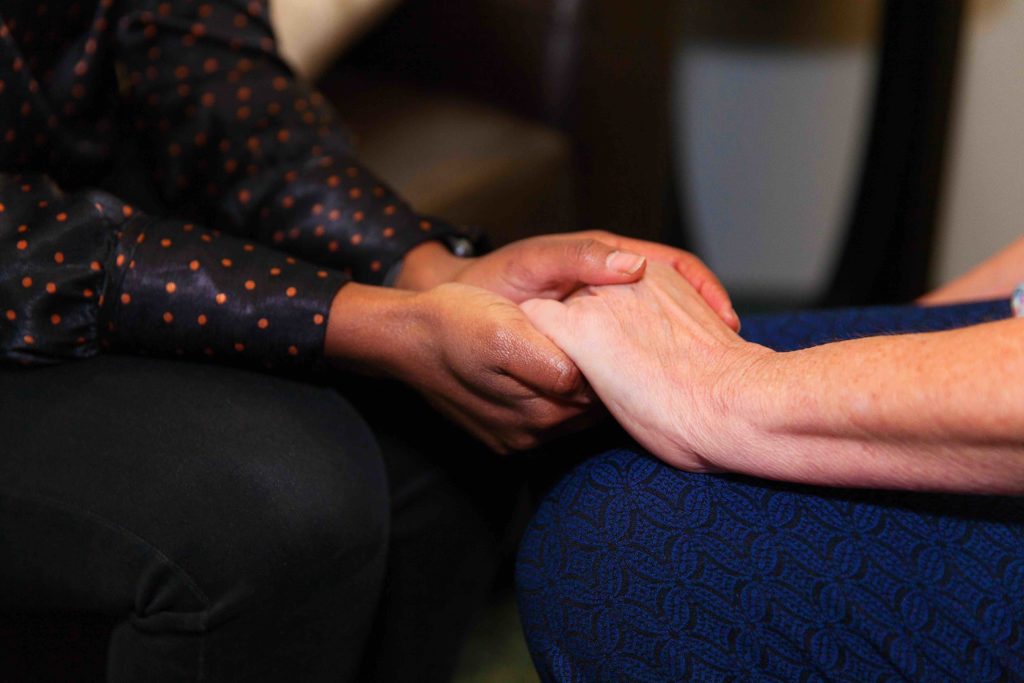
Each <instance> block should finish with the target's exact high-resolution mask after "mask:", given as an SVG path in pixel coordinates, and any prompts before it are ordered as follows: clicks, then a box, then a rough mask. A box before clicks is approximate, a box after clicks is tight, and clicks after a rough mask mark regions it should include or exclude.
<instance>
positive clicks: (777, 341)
mask: <svg viewBox="0 0 1024 683" xmlns="http://www.w3.org/2000/svg"><path fill="white" fill-rule="evenodd" d="M1009 314H1010V309H1009V305H1008V303H1007V302H1005V301H993V302H982V303H975V304H964V305H958V306H944V307H935V308H921V307H916V306H898V307H880V308H872V309H845V310H835V311H820V312H798V313H792V314H784V315H774V316H754V317H748V318H745V319H744V330H743V334H744V337H745V338H747V339H748V340H749V341H754V342H757V343H760V344H764V345H766V346H769V347H771V348H774V349H776V350H780V351H785V350H793V349H798V348H803V347H807V346H812V345H815V344H821V343H826V342H831V341H837V340H841V339H849V338H855V337H863V336H869V335H878V334H897V333H910V332H930V331H939V330H945V329H952V328H956V327H962V326H965V325H971V324H979V323H984V322H989V321H992V320H999V319H1002V318H1006V317H1008V316H1009ZM823 457H827V454H823ZM518 588H519V597H520V604H521V611H522V614H523V622H524V628H525V630H526V632H527V637H528V640H529V642H530V645H531V651H532V652H533V654H534V657H535V661H536V662H537V664H538V667H539V668H540V670H541V672H542V674H543V675H544V676H545V678H546V679H549V680H682V679H693V680H704V679H710V680H720V679H723V678H728V677H729V676H739V677H741V678H761V679H779V680H794V679H801V680H802V679H803V677H810V678H814V677H815V676H818V678H825V679H839V680H857V681H861V680H887V679H900V678H903V677H909V678H910V679H912V680H951V679H952V680H997V679H1000V678H1005V677H1007V676H1016V677H1024V642H1022V638H1024V502H1022V501H1021V500H1020V499H1013V498H996V497H979V496H973V497H971V496H938V495H927V494H908V493H901V492H878V491H839V490H830V489H822V488H811V487H799V486H791V485H786V484H780V483H774V482H766V481H761V480H754V479H747V478H742V477H729V476H710V475H697V474H688V473H685V472H680V471H677V470H674V469H672V468H669V467H667V466H665V465H663V464H661V463H660V462H658V461H657V460H655V459H653V458H652V457H651V456H649V455H646V454H641V453H638V452H634V451H629V450H620V451H614V452H611V453H608V454H606V455H603V456H600V457H598V458H595V459H592V460H590V461H588V462H586V463H584V464H583V465H582V466H581V467H579V468H577V469H576V470H575V471H573V472H572V473H570V474H569V475H568V476H567V477H565V478H564V479H563V480H562V481H561V483H560V484H559V485H558V486H557V487H555V489H554V490H553V491H552V493H551V494H550V495H549V496H548V498H547V499H546V500H545V502H544V503H543V504H542V505H541V507H540V509H539V510H538V512H537V514H536V516H535V517H534V519H533V521H532V523H531V525H530V528H529V530H528V531H527V534H526V536H525V538H524V541H523V544H522V547H521V552H520V558H519V563H518Z"/></svg>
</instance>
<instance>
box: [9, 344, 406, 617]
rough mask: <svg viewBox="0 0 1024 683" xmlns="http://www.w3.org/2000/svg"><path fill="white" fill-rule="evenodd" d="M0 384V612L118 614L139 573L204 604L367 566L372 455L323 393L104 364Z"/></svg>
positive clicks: (380, 521) (160, 365)
mask: <svg viewBox="0 0 1024 683" xmlns="http://www.w3.org/2000/svg"><path fill="white" fill-rule="evenodd" d="M0 381H2V382H3V387H4V391H3V392H0V431H2V433H3V435H4V442H5V446H4V449H3V454H2V456H0V507H2V509H3V514H2V515H0V532H2V533H0V546H6V547H4V552H3V553H2V554H3V555H4V557H5V561H4V563H3V567H0V575H2V576H3V577H4V583H5V589H7V590H5V591H3V595H2V596H0V600H3V601H5V602H8V601H14V602H16V603H30V604H32V605H34V606H36V607H38V608H39V609H48V608H50V609H52V608H59V607H64V608H67V607H68V606H69V605H71V606H74V607H78V608H79V609H84V608H88V609H100V610H110V611H121V610H122V609H124V608H125V607H129V608H130V607H132V605H131V604H128V605H125V604H123V601H124V600H125V596H129V598H130V597H131V596H132V593H133V590H134V589H133V586H134V584H135V581H136V580H137V579H138V575H137V574H138V572H140V571H143V570H144V569H145V568H146V567H151V566H152V563H153V562H154V558H162V559H161V560H160V562H161V563H162V564H163V565H164V566H166V567H176V568H177V569H178V570H180V571H182V572H184V573H185V574H187V576H188V580H189V581H191V582H194V583H195V589H196V590H197V591H198V592H199V593H200V594H207V595H209V594H216V593H217V592H218V591H222V590H229V589H230V587H231V586H233V585H235V584H236V583H237V580H238V576H239V575H240V574H242V573H244V574H245V575H246V577H247V580H249V581H250V582H251V584H250V585H260V584H261V583H268V582H274V581H277V580H279V579H280V578H281V574H282V571H281V569H282V566H283V563H284V562H285V561H287V560H289V559H290V560H291V561H293V565H292V569H290V570H289V571H290V572H292V574H293V575H292V576H291V577H290V578H291V579H294V578H296V576H294V572H295V570H296V569H297V568H301V567H304V566H305V567H308V570H309V571H322V567H320V562H319V560H321V559H322V557H323V556H325V555H326V556H330V555H332V554H334V555H337V554H340V553H343V551H349V550H352V549H353V548H356V549H358V548H360V547H361V546H373V547H372V548H370V547H366V548H365V552H366V554H367V555H368V556H370V555H373V554H376V553H377V552H379V549H380V546H381V543H382V538H383V536H384V535H385V534H386V526H387V507H386V506H387V492H386V486H385V479H384V473H383V468H382V465H381V463H380V457H379V455H378V453H377V447H376V445H375V443H374V440H373V437H372V435H371V434H370V432H369V430H368V428H367V427H366V426H365V425H364V423H363V422H362V420H361V418H360V417H359V416H358V414H357V413H356V412H355V410H354V409H352V408H351V407H350V406H349V405H348V403H347V402H346V401H345V400H344V399H342V398H341V397H340V396H339V395H338V394H337V393H336V392H334V391H332V390H330V389H326V388H321V387H316V386H312V385H309V384H304V383H300V382H294V381H290V380H287V379H282V378H278V377H272V376H267V375H261V374H257V373H251V372H246V371H242V370H235V369H229V368H223V367H216V366H204V365H200V364H192V363H183V362H173V361H163V360H150V359H141V358H129V357H117V356H107V357H100V358H97V359H94V360H89V361H83V362H79V363H70V364H65V365H61V366H55V367H51V368H46V369H38V370H3V371H0ZM303 560H309V562H305V563H304V562H303ZM114 567H116V568H117V570H116V571H114V570H113V569H112V568H114ZM126 572H127V573H126ZM104 576H105V577H106V578H98V577H104ZM119 584H123V585H119ZM97 585H100V586H102V587H103V590H97ZM28 596H31V600H29V599H28ZM76 601H77V602H82V601H85V602H88V603H90V604H87V605H81V604H78V605H75V604H74V603H75V602H76Z"/></svg>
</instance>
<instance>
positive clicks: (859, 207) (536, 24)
mask: <svg viewBox="0 0 1024 683" xmlns="http://www.w3.org/2000/svg"><path fill="white" fill-rule="evenodd" d="M273 9H274V14H275V20H276V22H277V25H278V28H279V34H280V42H281V44H282V49H283V52H284V53H285V55H286V57H287V58H288V59H289V60H290V61H291V62H292V63H293V65H295V66H296V68H297V69H298V70H299V71H300V72H302V73H304V74H306V75H307V76H309V77H310V78H313V79H316V80H318V81H319V84H320V86H321V87H322V88H323V89H324V90H325V91H326V92H327V93H328V95H329V96H330V97H331V98H332V99H333V100H334V101H335V103H336V104H337V106H338V107H339V109H340V110H341V111H342V114H343V116H344V118H345V119H346V121H347V122H348V123H349V124H350V126H351V128H352V130H353V131H354V134H355V137H356V140H357V143H358V146H359V149H360V153H361V155H362V157H363V158H364V160H365V161H366V162H368V163H369V165H370V166H371V167H374V168H375V169H376V170H377V171H378V172H379V173H380V174H381V175H383V176H384V177H385V178H386V179H387V180H389V181H390V182H391V183H393V184H394V185H396V186H397V187H398V188H399V189H400V190H401V191H403V192H404V193H405V195H406V196H407V197H409V198H410V199H411V200H412V202H413V203H414V204H415V205H416V206H417V207H418V208H419V209H420V210H422V211H425V212H427V213H435V214H438V215H441V216H444V217H447V218H450V219H453V220H456V221H461V222H466V223H473V224H479V225H482V226H483V227H485V228H487V229H488V230H489V232H490V233H491V234H492V235H493V236H494V238H495V242H496V243H497V244H501V243H504V242H506V241H509V240H511V239H515V238H518V237H522V236H526V235H529V234H538V233H542V232H550V231H557V230H567V229H577V228H604V229H609V230H615V231H617V232H623V233H626V234H633V235H637V236H641V237H646V238H650V239H658V240H661V241H667V242H673V243H676V244H679V245H682V246H686V247H689V248H691V249H693V250H695V251H697V252H698V253H699V254H701V255H702V256H703V257H704V258H705V259H706V260H707V261H708V262H709V263H710V264H711V265H712V266H713V267H714V268H715V269H716V270H717V271H718V272H719V273H720V274H721V276H722V277H723V279H724V280H725V282H726V284H727V285H728V286H729V288H730V290H731V291H733V292H734V293H735V294H736V296H737V297H738V298H739V299H740V302H741V303H744V304H746V305H747V307H748V308H754V309H763V308H778V307H787V306H801V305H814V304H829V305H837V304H858V303H883V302H889V301H905V300H908V299H910V298H912V297H913V296H916V295H917V294H919V293H921V291H923V289H924V288H925V287H926V286H927V285H928V284H929V283H934V282H939V281H942V280H945V279H948V278H950V277H952V276H954V275H957V274H959V273H961V272H963V271H964V270H965V269H966V268H968V267H969V266H970V265H971V264H973V263H976V262H977V261H979V260H980V259H981V258H983V257H984V256H986V255H988V254H991V253H992V252H994V251H995V250H997V249H998V248H999V247H1001V246H1003V245H1005V244H1006V243H1008V242H1009V241H1010V240H1012V238H1013V237H1014V236H1015V235H1016V234H1017V233H1018V218H1017V217H1018V216H1019V215H1020V208H1021V202H1022V201H1024V200H1022V199H1021V196H1022V193H1021V192H1020V188H1019V187H1018V186H1019V183H1020V180H1019V178H1020V173H1019V172H1018V167H1019V166H1020V163H1019V161H1018V159H1019V154H1020V152H1021V151H1022V150H1024V118H1022V116H1021V114H1022V113H1024V111H1022V110H1024V78H1022V74H1024V46H1022V43H1021V40H1020V36H1021V35H1024V5H1022V3H1020V2H1014V1H1013V0H970V1H967V2H961V1H960V0H936V1H935V2H929V3H921V2H916V1H912V0H888V2H886V0H858V1H857V2H849V1H844V0H774V1H773V2H770V3H765V2H756V1H755V0H717V1H713V0H646V1H645V2H643V3H632V2H626V1H625V0H444V1H442V0H416V2H401V1H400V0H280V1H279V2H277V3H275V4H274V5H273ZM741 310H742V309H741Z"/></svg>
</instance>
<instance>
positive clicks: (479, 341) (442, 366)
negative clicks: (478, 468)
mask: <svg viewBox="0 0 1024 683" xmlns="http://www.w3.org/2000/svg"><path fill="white" fill-rule="evenodd" d="M655 266H656V267H657V269H659V270H660V269H668V270H672V271H674V272H675V273H678V275H681V276H682V278H679V279H680V280H683V279H685V281H686V282H688V283H689V286H690V287H691V288H692V290H693V291H694V292H695V293H696V292H699V293H700V294H699V298H701V300H702V301H706V302H707V303H706V304H705V306H706V308H707V311H708V313H709V315H711V316H712V317H715V318H716V324H717V325H718V326H719V327H722V328H723V329H725V330H732V329H736V328H738V325H739V319H738V317H737V316H736V313H735V312H734V311H733V309H732V305H731V302H730V301H729V297H728V295H727V294H726V292H725V289H724V288H723V287H722V285H721V283H720V282H719V281H718V279H717V278H716V277H715V276H714V275H713V274H712V273H711V271H710V270H709V269H708V268H707V267H706V266H705V265H704V264H703V263H701V261H700V260H699V259H697V258H696V257H695V256H693V255H692V254H689V253H688V252H684V251H681V250H678V249H673V248H671V247H666V246H663V245H658V244H653V243H650V242H643V241H640V240H632V239H628V238H624V237H619V236H616V235H612V234H610V233H604V232H596V231H595V232H586V233H572V234H565V235H550V236H543V237H536V238H532V239H527V240H522V241H520V242H515V243H513V244H510V245H508V246H506V247H504V248H502V249H498V250H496V251H494V252H492V253H490V254H488V255H486V256H483V257H480V258H476V259H460V258H455V257H454V256H452V255H451V254H450V253H449V252H448V251H447V249H445V248H444V247H443V246H441V245H439V244H437V243H427V244H424V245H421V246H420V247H417V248H416V249H414V250H413V251H412V252H410V254H409V255H408V256H407V258H406V263H405V266H404V267H403V271H402V274H401V276H400V277H399V280H398V282H397V283H396V284H397V285H398V287H399V288H402V289H406V290H413V291H414V292H418V293H416V294H411V293H409V292H405V293H402V294H403V295H405V296H409V297H411V299H410V301H409V305H403V306H401V307H400V309H401V311H402V314H401V316H399V317H400V318H401V321H394V324H393V329H394V330H395V335H396V337H395V338H396V339H398V341H399V342H400V343H399V344H398V345H397V349H398V351H397V353H395V354H393V355H392V356H390V357H389V358H388V359H386V360H385V362H384V363H383V365H384V367H385V370H386V371H387V372H388V374H391V375H392V376H395V377H397V378H399V379H401V380H402V381H405V382H406V383H408V384H410V385H412V386H413V387H415V388H416V389H418V390H419V391H420V392H421V393H422V394H424V396H425V397H426V398H427V400H428V401H429V402H430V403H432V404H433V405H434V406H435V407H436V408H438V409H439V410H440V411H441V412H442V413H443V414H445V415H447V416H448V417H449V418H451V419H453V420H454V421H455V422H457V423H458V424H460V425H462V426H463V427H464V428H465V429H466V430H467V431H469V432H470V433H472V434H474V435H476V436H477V437H478V438H480V439H481V440H482V441H484V442H485V443H486V444H487V445H488V446H489V447H491V448H492V449H493V450H495V451H498V452H501V453H505V452H509V451H512V450H521V449H526V448H531V447H534V446H536V445H538V444H539V443H540V442H541V441H543V440H544V439H546V438H549V437H551V436H553V435H555V434H560V433H565V432H568V431H572V430H574V429H578V428H580V427H582V426H585V425H586V424H588V423H589V422H591V421H592V420H593V419H594V416H595V412H596V409H597V408H598V407H599V404H598V402H597V401H595V400H594V398H593V394H592V392H591V390H590V389H589V387H588V386H587V383H586V381H585V380H584V379H583V377H582V375H581V374H580V370H579V368H578V367H577V365H576V363H574V362H573V361H572V360H570V358H569V356H567V355H566V354H565V352H563V351H562V349H560V348H559V346H558V345H557V343H558V340H557V339H556V341H555V342H554V343H553V342H552V341H551V340H549V339H548V338H547V337H546V336H545V335H543V334H541V333H540V332H538V331H537V329H535V327H534V325H533V324H532V323H531V321H530V320H529V319H528V318H527V315H526V313H524V311H523V309H521V308H520V307H519V306H518V305H516V304H520V303H522V302H525V301H528V300H536V299H545V300H550V301H551V302H555V301H557V300H560V299H563V298H565V297H567V296H569V295H571V294H572V293H573V292H576V291H578V290H579V289H580V288H583V287H588V286H591V285H618V284H628V283H632V282H636V281H638V280H640V279H641V278H642V277H643V276H644V272H645V270H647V269H648V268H652V267H655ZM678 275H677V276H676V277H678ZM351 287H352V286H351V285H350V286H349V288H351ZM395 294H396V295H398V294H399V293H398V292H396V293H395ZM695 295H696V294H695ZM396 310H397V309H396ZM381 319H384V320H389V319H392V318H391V317H390V316H388V315H384V316H377V320H381ZM723 321H724V322H723ZM378 365H381V364H380V363H378Z"/></svg>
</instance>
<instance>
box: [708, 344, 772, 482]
mask: <svg viewBox="0 0 1024 683" xmlns="http://www.w3.org/2000/svg"><path fill="white" fill-rule="evenodd" d="M784 355H785V354H781V353H777V352H775V351H772V350H771V349H769V348H767V347H764V346H761V345H759V344H753V343H750V342H739V343H738V344H736V345H735V346H734V347H731V348H730V349H729V350H728V352H727V353H726V354H725V355H724V357H723V358H722V359H721V362H720V364H719V365H718V372H717V375H716V376H715V377H714V379H713V380H712V381H711V382H710V383H709V387H710V390H709V392H708V394H709V400H708V401H707V409H706V410H707V413H708V415H709V424H708V427H709V429H707V430H706V431H707V436H708V437H709V438H708V439H707V442H706V444H705V445H704V451H705V452H704V455H705V457H706V458H707V459H708V460H709V461H712V462H715V463H717V464H718V465H719V466H721V467H722V469H724V470H727V471H730V472H737V473H742V474H756V475H759V476H765V475H764V473H763V472H762V471H760V470H761V469H762V465H761V462H762V461H763V460H764V459H765V454H764V450H765V448H766V446H767V444H768V442H769V441H770V440H771V436H772V433H773V428H772V424H771V416H772V414H773V409H772V406H773V404H776V403H778V402H779V401H780V400H781V398H782V396H781V394H782V392H783V387H782V386H781V384H780V380H781V374H780V372H779V365H780V362H781V360H782V356H784Z"/></svg>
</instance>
